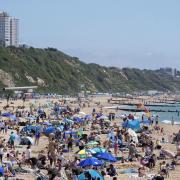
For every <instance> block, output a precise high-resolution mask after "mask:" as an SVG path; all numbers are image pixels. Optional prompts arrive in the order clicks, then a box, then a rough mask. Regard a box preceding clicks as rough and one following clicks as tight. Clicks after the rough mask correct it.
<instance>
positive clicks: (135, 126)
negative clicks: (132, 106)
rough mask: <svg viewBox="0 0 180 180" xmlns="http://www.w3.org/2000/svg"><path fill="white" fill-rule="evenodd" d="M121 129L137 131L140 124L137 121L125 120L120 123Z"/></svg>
mask: <svg viewBox="0 0 180 180" xmlns="http://www.w3.org/2000/svg"><path fill="white" fill-rule="evenodd" d="M122 127H124V128H131V129H133V130H138V129H140V122H139V121H138V120H127V121H125V122H123V123H122Z"/></svg>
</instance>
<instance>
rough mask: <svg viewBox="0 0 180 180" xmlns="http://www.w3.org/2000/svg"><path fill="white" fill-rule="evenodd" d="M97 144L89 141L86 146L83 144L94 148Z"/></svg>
mask: <svg viewBox="0 0 180 180" xmlns="http://www.w3.org/2000/svg"><path fill="white" fill-rule="evenodd" d="M98 144H99V143H98V142H96V141H90V142H88V143H87V144H85V146H95V145H98Z"/></svg>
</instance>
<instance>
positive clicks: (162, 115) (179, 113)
mask: <svg viewBox="0 0 180 180" xmlns="http://www.w3.org/2000/svg"><path fill="white" fill-rule="evenodd" d="M120 107H121V108H127V109H137V107H136V106H127V105H124V106H122V105H121V106H120ZM145 107H147V108H148V109H150V110H151V111H152V112H151V115H153V116H156V115H158V116H159V120H160V121H161V122H163V123H166V124H171V120H172V119H174V122H175V124H179V125H180V103H175V104H163V105H159V106H158V105H155V106H153V105H151V106H148V105H146V106H145ZM153 110H158V111H165V112H153ZM171 111H172V112H171ZM123 113H124V114H130V113H131V114H132V112H127V111H123ZM133 114H137V115H140V114H142V113H141V112H140V113H139V112H137V113H136V112H133Z"/></svg>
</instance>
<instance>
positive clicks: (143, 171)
mask: <svg viewBox="0 0 180 180" xmlns="http://www.w3.org/2000/svg"><path fill="white" fill-rule="evenodd" d="M145 176H146V172H145V168H143V167H140V168H139V169H138V177H145Z"/></svg>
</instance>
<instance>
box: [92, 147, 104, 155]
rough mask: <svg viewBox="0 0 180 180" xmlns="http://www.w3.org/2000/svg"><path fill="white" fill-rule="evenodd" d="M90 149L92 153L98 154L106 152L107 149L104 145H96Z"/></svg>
mask: <svg viewBox="0 0 180 180" xmlns="http://www.w3.org/2000/svg"><path fill="white" fill-rule="evenodd" d="M90 151H92V154H96V153H102V152H106V151H107V150H106V149H105V148H102V147H95V148H92V149H90ZM94 152H95V153H94Z"/></svg>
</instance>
